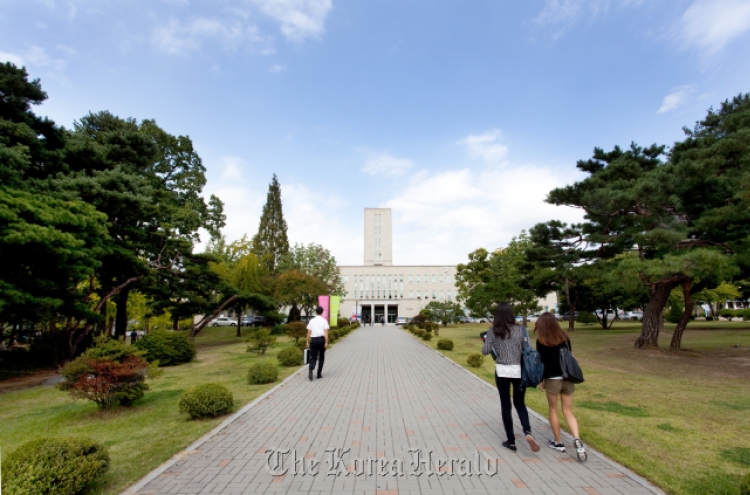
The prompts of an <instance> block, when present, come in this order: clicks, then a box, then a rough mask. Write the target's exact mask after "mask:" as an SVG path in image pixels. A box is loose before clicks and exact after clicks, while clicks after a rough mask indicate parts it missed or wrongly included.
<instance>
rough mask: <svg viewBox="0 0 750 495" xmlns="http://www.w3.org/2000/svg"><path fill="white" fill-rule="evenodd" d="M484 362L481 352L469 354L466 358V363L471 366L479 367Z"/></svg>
mask: <svg viewBox="0 0 750 495" xmlns="http://www.w3.org/2000/svg"><path fill="white" fill-rule="evenodd" d="M483 362H484V356H482V355H481V354H469V356H468V357H467V358H466V363H467V364H468V365H469V366H471V367H472V368H479V367H480V366H482V363H483Z"/></svg>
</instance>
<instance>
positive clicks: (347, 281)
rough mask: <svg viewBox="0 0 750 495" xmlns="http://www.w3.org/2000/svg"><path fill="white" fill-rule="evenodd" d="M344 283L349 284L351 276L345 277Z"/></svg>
mask: <svg viewBox="0 0 750 495" xmlns="http://www.w3.org/2000/svg"><path fill="white" fill-rule="evenodd" d="M344 283H345V284H348V283H349V275H344Z"/></svg>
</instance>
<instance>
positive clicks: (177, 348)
mask: <svg viewBox="0 0 750 495" xmlns="http://www.w3.org/2000/svg"><path fill="white" fill-rule="evenodd" d="M135 346H136V347H137V348H138V349H140V350H142V351H144V352H145V353H146V354H145V355H144V357H145V358H146V359H147V360H148V361H149V362H154V361H158V362H159V366H174V365H177V364H183V363H189V362H190V361H192V360H193V358H194V357H195V344H194V343H193V342H192V341H191V340H190V339H189V338H188V336H187V335H185V334H184V333H181V332H165V331H163V330H154V331H151V332H149V333H147V334H146V335H145V336H144V337H143V338H141V339H138V340H137V341H136V342H135Z"/></svg>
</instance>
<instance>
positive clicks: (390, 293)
mask: <svg viewBox="0 0 750 495" xmlns="http://www.w3.org/2000/svg"><path fill="white" fill-rule="evenodd" d="M415 294H416V296H415ZM354 297H355V298H360V297H361V298H365V299H370V298H372V299H378V298H381V297H383V298H386V297H387V298H391V299H393V298H397V297H404V291H403V290H400V291H399V290H385V289H383V290H380V289H378V290H373V291H370V290H357V289H356V288H355V289H354ZM415 297H417V298H419V299H430V291H427V290H426V291H424V293H422V291H416V292H415V291H409V299H414V298H415ZM452 298H453V291H450V290H448V291H442V290H441V291H436V290H433V291H432V299H447V300H448V301H450V300H452Z"/></svg>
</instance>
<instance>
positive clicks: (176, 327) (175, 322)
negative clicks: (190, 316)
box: [172, 316, 180, 332]
mask: <svg viewBox="0 0 750 495" xmlns="http://www.w3.org/2000/svg"><path fill="white" fill-rule="evenodd" d="M179 329H180V318H179V317H178V316H173V317H172V330H173V331H175V332H176V331H178V330H179Z"/></svg>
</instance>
